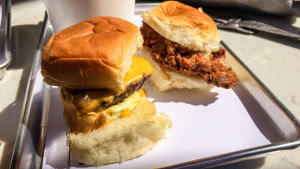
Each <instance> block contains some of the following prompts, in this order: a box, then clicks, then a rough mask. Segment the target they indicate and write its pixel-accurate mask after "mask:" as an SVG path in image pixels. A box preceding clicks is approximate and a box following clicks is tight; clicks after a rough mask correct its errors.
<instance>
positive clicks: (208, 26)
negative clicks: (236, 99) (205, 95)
mask: <svg viewBox="0 0 300 169" xmlns="http://www.w3.org/2000/svg"><path fill="white" fill-rule="evenodd" d="M142 17H143V26H142V27H141V29H140V30H141V33H142V35H143V37H144V45H143V46H144V47H143V49H142V53H143V54H142V55H143V56H144V57H145V58H147V60H148V61H150V62H151V63H152V65H153V66H154V68H155V73H154V75H153V77H151V80H152V82H153V84H154V85H155V87H156V88H157V89H158V90H160V91H164V90H168V89H171V88H189V89H191V88H211V85H215V86H218V87H223V88H226V89H228V88H232V87H233V86H235V85H236V84H237V83H238V78H237V76H236V74H235V72H234V71H233V70H232V69H231V68H230V67H229V68H228V67H227V66H226V58H225V49H224V48H222V47H220V40H221V38H220V36H219V34H218V32H217V27H216V24H215V22H214V21H213V20H212V19H211V18H210V17H209V16H208V15H206V14H205V13H203V12H202V11H199V10H197V9H195V8H193V7H190V6H187V5H184V4H182V3H179V2H176V1H166V2H163V3H161V4H160V5H159V6H157V7H155V8H154V9H152V10H151V11H148V12H146V13H144V14H143V15H142ZM207 84H210V85H207Z"/></svg>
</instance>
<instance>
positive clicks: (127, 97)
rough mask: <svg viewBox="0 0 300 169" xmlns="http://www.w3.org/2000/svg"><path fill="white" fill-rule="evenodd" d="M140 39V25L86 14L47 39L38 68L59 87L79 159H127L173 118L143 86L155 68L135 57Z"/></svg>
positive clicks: (74, 152) (106, 161)
mask: <svg viewBox="0 0 300 169" xmlns="http://www.w3.org/2000/svg"><path fill="white" fill-rule="evenodd" d="M142 44H143V38H142V35H141V33H140V31H139V29H138V27H136V26H135V25H133V24H132V23H130V22H127V21H125V20H122V19H119V18H114V17H95V18H91V19H87V20H85V21H82V22H80V23H78V24H76V25H73V26H71V27H69V28H66V29H64V30H62V31H61V32H58V33H56V34H54V35H53V36H52V37H51V38H50V40H49V41H48V43H47V45H46V47H45V49H44V53H43V56H42V61H41V73H42V75H43V77H44V81H45V82H46V83H48V84H49V85H54V86H59V92H60V97H61V100H62V103H63V105H64V119H65V122H66V123H67V125H68V126H69V128H70V135H69V137H70V138H69V143H70V144H69V146H70V151H71V153H72V155H73V157H74V158H75V159H76V160H78V161H79V162H81V163H84V164H88V165H96V166H100V165H104V164H109V163H116V162H122V161H125V160H129V159H132V158H135V157H138V156H141V155H143V154H144V153H145V152H147V151H148V150H150V149H151V148H153V147H154V146H155V145H156V144H157V143H158V142H159V141H160V140H161V139H163V138H165V137H166V128H167V126H169V127H170V125H171V121H170V120H169V118H168V117H167V115H165V114H163V113H161V114H157V112H156V108H155V105H154V104H153V103H151V102H150V101H149V100H148V99H147V98H146V97H145V92H144V90H143V85H144V82H145V81H146V80H147V79H148V78H149V77H150V76H151V75H152V74H153V67H152V66H151V64H150V63H149V62H148V61H146V60H145V59H144V58H143V57H138V56H134V54H135V52H136V50H137V49H140V48H141V47H142Z"/></svg>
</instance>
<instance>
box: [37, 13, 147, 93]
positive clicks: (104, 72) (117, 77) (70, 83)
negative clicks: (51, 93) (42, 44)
mask: <svg viewBox="0 0 300 169" xmlns="http://www.w3.org/2000/svg"><path fill="white" fill-rule="evenodd" d="M142 44H143V38H142V36H141V34H140V31H139V29H138V28H137V27H136V26H135V25H133V24H132V23H130V22H128V21H125V20H122V19H119V18H114V17H96V18H91V19H87V20H85V21H83V22H80V23H78V24H76V25H73V26H71V27H69V28H66V29H64V30H62V31H61V32H58V33H56V34H55V35H53V36H52V37H51V39H50V40H49V41H48V43H47V45H46V48H45V50H44V54H43V57H42V75H43V76H44V81H45V82H46V83H48V84H50V85H56V86H64V87H68V88H107V89H112V90H115V91H117V90H122V89H123V88H124V86H123V83H124V82H123V81H124V80H123V79H124V76H125V74H126V73H127V72H128V70H129V67H130V64H131V58H132V55H133V54H134V53H135V52H136V50H137V49H139V48H141V46H142Z"/></svg>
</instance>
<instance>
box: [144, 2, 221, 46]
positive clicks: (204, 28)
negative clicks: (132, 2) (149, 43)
mask: <svg viewBox="0 0 300 169" xmlns="http://www.w3.org/2000/svg"><path fill="white" fill-rule="evenodd" d="M142 17H143V21H144V22H145V23H147V24H148V25H149V26H150V27H151V28H152V29H154V30H155V31H156V32H157V33H159V34H160V35H162V36H163V37H165V38H166V39H169V40H171V41H173V42H177V43H179V44H181V45H182V46H185V47H187V48H189V49H192V50H194V51H206V52H211V51H218V49H219V43H220V40H221V38H220V36H219V34H218V32H217V26H216V24H215V22H214V21H213V20H212V19H211V18H210V17H209V16H208V15H206V14H205V13H203V12H202V11H200V10H197V9H195V8H193V7H190V6H187V5H184V4H182V3H179V2H176V1H166V2H163V3H161V4H160V5H159V6H157V7H155V8H153V9H152V10H151V11H148V12H146V13H144V14H143V15H142Z"/></svg>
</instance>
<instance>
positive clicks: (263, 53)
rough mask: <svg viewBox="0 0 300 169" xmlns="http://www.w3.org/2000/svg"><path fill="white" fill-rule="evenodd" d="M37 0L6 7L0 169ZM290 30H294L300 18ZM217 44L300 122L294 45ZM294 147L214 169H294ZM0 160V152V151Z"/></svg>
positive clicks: (11, 138)
mask: <svg viewBox="0 0 300 169" xmlns="http://www.w3.org/2000/svg"><path fill="white" fill-rule="evenodd" d="M44 11H45V6H44V4H43V1H42V0H35V1H24V2H18V3H15V4H13V5H12V44H11V48H12V57H13V62H12V64H11V66H10V67H9V68H8V71H7V73H6V75H5V77H4V79H2V80H1V81H0V96H1V97H0V143H1V142H4V143H5V147H4V152H3V153H2V159H0V160H1V161H0V169H6V168H8V167H9V163H10V159H11V155H12V151H13V147H14V142H15V137H16V133H17V127H18V123H19V120H20V112H21V108H22V104H23V98H24V95H25V89H26V86H27V80H28V76H29V73H30V68H31V63H32V59H33V56H34V53H35V49H36V45H37V42H38V37H39V33H40V28H41V22H42V21H43V18H44ZM293 26H295V27H298V28H300V18H299V17H298V18H296V20H295V22H294V24H293ZM219 33H220V34H221V37H222V39H223V41H224V42H225V43H226V44H227V45H228V46H229V47H230V48H231V49H232V50H233V51H234V52H235V53H236V54H237V56H239V57H240V58H241V59H242V60H243V62H244V63H245V64H246V65H247V66H248V67H249V68H250V69H251V70H252V71H253V72H254V73H255V74H256V75H257V76H258V78H260V79H261V80H262V81H263V83H264V84H265V85H266V86H267V87H268V88H269V89H271V91H272V92H273V93H274V94H275V95H276V96H277V97H278V98H279V99H280V100H281V101H282V102H283V103H284V104H285V105H286V106H287V107H288V109H289V110H290V111H291V112H292V113H294V115H295V116H296V117H297V118H298V119H300V78H299V75H300V42H299V41H298V42H297V41H293V40H287V39H283V38H280V37H271V36H267V35H260V34H259V35H244V34H239V33H235V32H229V31H222V30H219ZM299 154H300V148H298V149H294V150H288V151H281V152H280V153H275V154H272V155H269V156H267V157H265V158H260V159H255V160H249V161H245V162H240V163H236V164H231V165H229V166H223V167H218V168H232V169H234V168H246V169H247V168H263V169H267V168H289V169H294V168H300V155H299ZM0 157H1V152H0Z"/></svg>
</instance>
